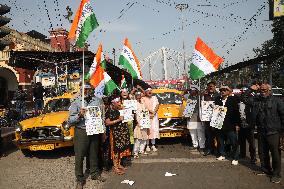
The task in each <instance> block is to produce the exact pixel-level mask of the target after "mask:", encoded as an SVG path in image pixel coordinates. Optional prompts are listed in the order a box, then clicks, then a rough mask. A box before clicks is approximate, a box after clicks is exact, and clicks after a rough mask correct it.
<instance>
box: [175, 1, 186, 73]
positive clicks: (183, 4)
mask: <svg viewBox="0 0 284 189" xmlns="http://www.w3.org/2000/svg"><path fill="white" fill-rule="evenodd" d="M187 8H188V4H187V3H182V4H177V5H176V9H177V10H179V11H180V12H181V31H182V50H183V69H184V75H187V73H186V60H185V44H184V29H183V28H184V20H183V10H185V9H187Z"/></svg>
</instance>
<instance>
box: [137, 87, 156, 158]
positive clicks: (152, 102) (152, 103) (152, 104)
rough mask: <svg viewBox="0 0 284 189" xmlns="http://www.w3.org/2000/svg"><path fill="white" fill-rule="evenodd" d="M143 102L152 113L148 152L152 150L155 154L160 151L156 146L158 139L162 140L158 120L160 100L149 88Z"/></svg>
mask: <svg viewBox="0 0 284 189" xmlns="http://www.w3.org/2000/svg"><path fill="white" fill-rule="evenodd" d="M141 101H142V103H143V104H144V105H145V106H146V108H147V109H148V111H149V113H150V120H151V127H150V132H149V135H148V140H147V148H146V151H147V152H150V151H151V149H152V150H153V152H156V151H158V149H157V148H156V146H155V143H156V139H159V138H160V133H159V120H158V115H157V111H158V108H159V101H158V98H157V97H156V96H153V94H152V89H151V88H147V89H146V90H145V97H143V98H142V99H141ZM149 140H151V144H152V147H151V148H150V141H149Z"/></svg>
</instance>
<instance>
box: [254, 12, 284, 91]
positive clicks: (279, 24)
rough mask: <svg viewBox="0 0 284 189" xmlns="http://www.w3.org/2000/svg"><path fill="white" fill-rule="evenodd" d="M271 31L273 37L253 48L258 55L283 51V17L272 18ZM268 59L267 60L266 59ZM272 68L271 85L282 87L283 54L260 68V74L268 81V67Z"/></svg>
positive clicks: (283, 72)
mask: <svg viewBox="0 0 284 189" xmlns="http://www.w3.org/2000/svg"><path fill="white" fill-rule="evenodd" d="M271 32H272V33H273V38H272V39H270V40H267V41H265V42H264V43H263V44H262V46H261V47H260V48H256V49H254V52H255V53H256V55H258V56H263V55H270V54H274V53H277V52H283V51H284V18H279V19H275V20H273V23H272V29H271ZM268 61H269V60H268ZM270 65H271V69H272V73H273V74H272V80H273V85H275V86H278V87H280V86H281V87H284V54H283V56H281V57H280V58H278V59H276V60H271V62H267V64H265V65H264V66H263V68H262V70H261V72H262V73H261V75H262V76H263V77H264V78H266V80H267V81H268V78H269V69H270Z"/></svg>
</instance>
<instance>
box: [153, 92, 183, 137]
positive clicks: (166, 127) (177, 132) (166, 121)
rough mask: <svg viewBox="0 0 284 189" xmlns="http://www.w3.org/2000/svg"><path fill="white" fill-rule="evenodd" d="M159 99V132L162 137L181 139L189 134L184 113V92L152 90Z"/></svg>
mask: <svg viewBox="0 0 284 189" xmlns="http://www.w3.org/2000/svg"><path fill="white" fill-rule="evenodd" d="M152 92H153V94H154V95H155V96H156V97H157V98H158V101H159V109H158V118H159V124H160V126H159V131H160V137H161V138H162V137H181V136H184V135H186V134H187V133H188V130H187V127H186V119H185V118H184V117H183V111H184V108H185V106H186V100H184V98H183V97H182V94H183V92H182V91H179V90H176V89H168V88H158V89H153V90H152Z"/></svg>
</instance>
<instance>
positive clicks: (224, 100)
mask: <svg viewBox="0 0 284 189" xmlns="http://www.w3.org/2000/svg"><path fill="white" fill-rule="evenodd" d="M220 93H221V96H220V97H217V98H216V100H215V104H216V105H219V106H224V107H225V108H226V109H227V111H226V116H225V119H224V122H223V125H222V128H221V129H215V131H216V134H217V138H218V150H219V153H220V156H219V157H218V158H217V160H224V159H225V155H226V154H225V144H226V141H225V139H227V140H229V143H230V145H231V147H232V149H231V155H232V158H233V161H232V165H238V159H239V152H238V133H237V132H238V131H239V129H240V122H241V121H240V113H239V106H238V103H239V100H238V98H237V97H236V96H232V95H231V94H232V89H231V88H230V87H229V86H221V87H220Z"/></svg>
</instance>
